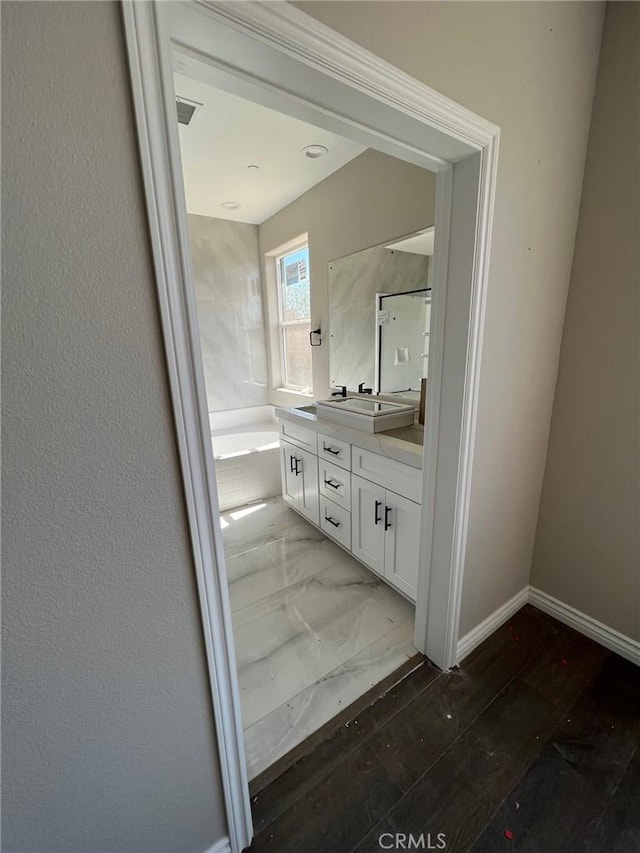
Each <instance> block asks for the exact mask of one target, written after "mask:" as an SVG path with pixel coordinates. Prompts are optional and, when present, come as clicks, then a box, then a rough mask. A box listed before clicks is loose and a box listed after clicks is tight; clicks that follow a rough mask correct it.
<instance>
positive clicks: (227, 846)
mask: <svg viewBox="0 0 640 853" xmlns="http://www.w3.org/2000/svg"><path fill="white" fill-rule="evenodd" d="M204 853H231V842H230V841H229V839H228V838H221V839H220V840H219V841H216V843H215V844H214V845H213V846H212V847H208V848H207V849H206V850H205V851H204Z"/></svg>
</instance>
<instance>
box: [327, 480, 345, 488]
mask: <svg viewBox="0 0 640 853" xmlns="http://www.w3.org/2000/svg"><path fill="white" fill-rule="evenodd" d="M324 484H325V486H331V488H332V489H339V488H340V486H342V483H334V482H333V480H325V481H324Z"/></svg>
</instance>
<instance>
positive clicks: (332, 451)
mask: <svg viewBox="0 0 640 853" xmlns="http://www.w3.org/2000/svg"><path fill="white" fill-rule="evenodd" d="M322 449H323V450H324V452H325V453H331V454H332V455H333V456H340V451H339V450H334V449H333V447H327V445H326V444H325V443H324V441H323V442H322Z"/></svg>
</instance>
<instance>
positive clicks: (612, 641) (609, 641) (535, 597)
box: [456, 586, 640, 666]
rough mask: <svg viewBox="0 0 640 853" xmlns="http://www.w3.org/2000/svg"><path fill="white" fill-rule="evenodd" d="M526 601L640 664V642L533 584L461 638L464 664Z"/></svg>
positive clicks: (459, 657) (460, 655)
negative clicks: (468, 656)
mask: <svg viewBox="0 0 640 853" xmlns="http://www.w3.org/2000/svg"><path fill="white" fill-rule="evenodd" d="M525 604H532V605H533V606H534V607H537V608H538V609H539V610H542V611H543V612H544V613H548V614H549V616H553V617H554V618H555V619H557V620H558V622H562V623H563V624H565V625H568V626H569V627H570V628H573V629H574V630H576V631H579V632H580V633H581V634H584V635H585V636H586V637H590V638H591V639H592V640H595V641H596V642H597V643H600V645H601V646H604V647H605V649H611V651H612V652H616V654H619V655H620V656H621V657H623V658H626V659H627V660H629V661H631V663H635V664H636V665H637V666H640V642H638V641H637V640H632V639H631V637H627V636H625V635H624V634H621V633H620V632H619V631H616V630H614V629H613V628H609V627H608V626H607V625H604V624H603V623H602V622H598V620H597V619H594V618H593V617H592V616H587V614H586V613H582V612H581V611H580V610H576V608H575V607H571V605H570V604H565V603H564V602H563V601H560V600H559V599H557V598H554V597H553V596H552V595H549V594H548V593H546V592H542V590H540V589H536V588H535V587H533V586H526V587H523V589H521V590H520V592H518V593H516V595H514V596H513V598H510V599H509V601H505V603H504V604H503V605H501V606H500V607H498V609H497V610H494V611H493V613H491V614H490V615H489V616H487V618H486V619H485V620H484V621H482V622H481V623H480V624H479V625H476V627H475V628H473V629H472V630H471V631H469V633H468V634H465V635H464V637H461V638H460V639H459V640H458V646H457V650H456V652H457V661H458V663H460V662H461V661H462V660H464V659H465V658H466V657H467V655H469V654H471V652H472V651H473V650H474V649H475V648H476V647H477V646H479V645H480V643H482V642H483V641H484V640H486V639H487V637H489V636H490V635H491V634H493V632H494V631H495V630H497V629H498V628H499V627H500V626H501V625H504V623H505V622H506V621H507V620H508V619H510V618H511V616H513V614H514V613H516V611H518V610H520V608H521V607H523V606H524V605H525Z"/></svg>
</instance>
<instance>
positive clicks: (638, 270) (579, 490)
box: [531, 3, 640, 640]
mask: <svg viewBox="0 0 640 853" xmlns="http://www.w3.org/2000/svg"><path fill="white" fill-rule="evenodd" d="M639 45H640V4H638V3H609V4H607V14H606V20H605V28H604V34H603V42H602V55H601V59H600V67H599V70H598V82H597V86H596V96H595V101H594V106H593V118H592V122H591V133H590V136H589V151H588V155H587V165H586V170H585V180H584V188H583V191H582V204H581V209H580V220H579V225H578V234H577V238H576V249H575V255H574V258H573V271H572V275H571V286H570V289H569V299H568V302H567V313H566V317H565V323H564V333H563V337H562V350H561V355H560V369H559V373H558V384H557V386H556V396H555V402H554V406H553V418H552V421H551V436H550V440H549V453H548V456H547V467H546V472H545V479H544V489H543V492H542V500H541V503H540V516H539V519H538V531H537V536H536V547H535V552H534V560H533V568H532V572H531V583H532V584H533V585H534V586H535V587H538V588H539V589H541V590H543V591H544V592H547V593H549V595H553V596H554V597H556V598H559V599H560V600H561V601H564V602H566V603H567V604H570V605H571V606H572V607H575V608H577V609H578V610H580V611H582V612H583V613H586V614H588V615H589V616H592V617H594V618H595V619H598V620H599V621H600V622H603V623H604V624H605V625H608V626H610V627H612V628H614V629H615V630H617V631H620V632H621V633H623V634H626V635H627V636H629V637H632V638H634V639H636V640H640V524H639V519H640V493H639V492H640V441H639V439H640V401H639V391H640V358H639V353H638V346H639V342H640V314H639V312H638V309H639V300H640V254H639V250H638V235H639V234H640V148H638V130H639V128H640V97H639V89H638V81H639V80H640V53H639V51H638V46H639Z"/></svg>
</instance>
